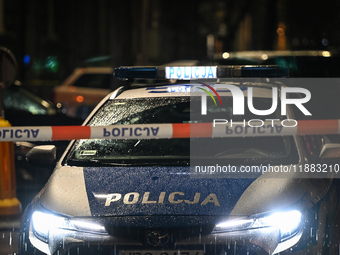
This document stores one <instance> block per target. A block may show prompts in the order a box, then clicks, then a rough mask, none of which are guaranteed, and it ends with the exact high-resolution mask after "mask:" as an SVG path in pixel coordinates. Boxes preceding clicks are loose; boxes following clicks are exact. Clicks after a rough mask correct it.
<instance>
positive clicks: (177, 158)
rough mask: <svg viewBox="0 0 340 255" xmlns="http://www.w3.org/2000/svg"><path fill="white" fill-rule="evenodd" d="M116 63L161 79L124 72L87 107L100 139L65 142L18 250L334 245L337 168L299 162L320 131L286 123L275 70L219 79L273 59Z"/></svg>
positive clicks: (255, 250)
mask: <svg viewBox="0 0 340 255" xmlns="http://www.w3.org/2000/svg"><path fill="white" fill-rule="evenodd" d="M115 75H116V77H118V78H122V79H128V80H132V79H135V78H142V79H149V78H154V79H163V78H166V79H168V81H166V82H164V80H160V84H159V85H157V86H156V85H155V84H153V85H152V86H147V85H145V84H139V85H138V84H135V85H131V83H129V85H128V86H126V87H121V88H119V89H117V90H116V91H114V92H112V93H111V94H109V95H108V96H107V97H106V98H105V99H104V100H103V101H102V102H101V103H100V104H99V105H98V106H97V107H96V108H95V109H94V111H93V112H92V114H91V115H90V116H89V117H88V119H87V120H86V121H85V125H86V126H91V127H103V128H102V131H101V135H102V139H97V138H96V139H94V137H96V136H94V135H92V134H91V139H83V140H74V141H72V142H71V143H70V145H69V147H68V149H67V150H66V151H65V153H64V155H63V157H62V158H61V160H60V161H59V162H58V163H57V165H56V167H55V170H54V172H53V174H52V176H51V177H50V179H49V181H48V182H47V184H46V185H45V187H44V188H43V190H42V191H41V192H40V193H39V194H38V195H37V196H36V197H35V199H34V200H33V201H32V202H31V203H30V205H29V206H28V207H27V209H26V211H25V214H24V217H23V221H22V228H21V233H20V244H19V245H20V254H22V255H23V254H119V255H204V254H278V253H282V254H284V253H285V252H286V253H298V254H304V253H306V254H329V253H332V252H335V251H338V250H339V242H338V239H337V238H338V236H337V235H336V234H337V233H338V232H339V231H338V230H339V229H338V228H337V227H336V226H337V225H336V223H335V220H336V217H338V216H337V214H336V212H337V209H338V208H337V207H338V196H337V192H338V190H337V189H338V185H337V182H338V181H337V179H335V178H333V175H334V173H335V172H336V171H333V173H330V171H328V174H327V175H322V173H320V171H309V172H308V171H305V170H304V169H305V167H307V166H308V167H310V166H311V165H312V164H314V163H315V165H314V167H315V166H317V165H316V163H317V162H318V161H317V160H319V158H320V157H319V155H322V154H323V153H324V151H325V148H326V147H325V146H324V147H323V150H322V146H323V145H324V142H325V140H324V139H323V138H322V137H319V136H297V135H291V134H294V132H295V131H296V128H297V127H296V126H297V125H296V123H295V122H296V121H294V112H293V110H292V108H293V107H292V105H291V104H288V103H287V102H286V103H287V105H284V104H283V105H284V106H287V107H284V108H285V109H280V105H281V104H280V103H279V102H280V101H281V100H280V98H281V99H282V98H283V97H286V95H285V94H284V93H283V92H284V85H283V84H282V83H281V80H279V81H275V80H274V81H273V80H272V79H259V78H256V79H255V80H252V81H249V80H248V79H243V78H242V79H241V78H238V79H230V80H227V81H224V80H223V79H220V78H221V77H256V76H260V77H275V76H280V75H283V76H285V75H286V73H285V71H284V70H283V71H282V70H281V69H280V68H278V67H268V66H264V67H261V66H255V67H247V66H246V67H244V66H241V67H239V66H232V67H169V68H167V67H161V68H157V67H155V68H151V67H145V68H143V67H140V68H134V67H127V68H123V67H122V68H118V69H117V70H116V71H115ZM196 78H204V79H206V78H212V80H207V81H206V80H204V81H202V82H201V81H200V80H197V79H196ZM181 79H186V80H188V81H180V82H179V80H181ZM216 79H217V80H216ZM189 80H190V81H189ZM170 81H172V82H170ZM288 91H289V89H288ZM303 91H304V90H303ZM197 93H198V94H197ZM280 93H281V94H280ZM307 94H308V93H306V97H307V96H308V95H307ZM235 95H238V96H237V97H234V100H232V98H233V96H235ZM280 95H281V96H280ZM249 97H251V100H250V99H249ZM275 97H276V99H275ZM306 97H305V99H302V101H300V102H305V101H306ZM246 98H248V99H249V100H248V101H247V102H248V105H246V107H242V106H241V104H239V103H240V102H241V103H244V102H246V100H245V99H246ZM242 99H243V101H242ZM240 100H241V101H240ZM303 100H305V101H303ZM289 102H290V103H291V101H289ZM297 105H299V107H298V109H297V110H307V112H308V109H306V108H304V107H303V104H302V103H301V104H297ZM247 106H248V107H247ZM259 113H262V114H263V113H265V117H259ZM263 115H264V114H263ZM215 128H216V129H215ZM291 130H293V131H294V132H293V133H292V131H291ZM287 134H290V135H287ZM53 151H54V148H53V147H47V148H46V147H44V148H43V147H35V148H34V149H32V150H31V151H30V153H29V155H28V160H31V161H34V160H35V161H40V162H41V163H43V162H45V163H46V162H47V161H48V160H49V159H51V158H53ZM333 167H334V169H335V168H336V167H338V166H336V165H334V166H333ZM337 171H338V170H337ZM306 173H309V175H306ZM317 173H318V174H320V175H317Z"/></svg>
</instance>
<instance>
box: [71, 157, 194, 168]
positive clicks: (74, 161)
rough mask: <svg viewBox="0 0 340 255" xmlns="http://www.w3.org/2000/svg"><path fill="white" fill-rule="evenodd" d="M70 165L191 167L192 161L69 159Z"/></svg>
mask: <svg viewBox="0 0 340 255" xmlns="http://www.w3.org/2000/svg"><path fill="white" fill-rule="evenodd" d="M66 164H68V165H74V166H90V167H91V166H125V167H128V166H189V164H190V161H187V160H185V161H167V160H159V161H152V162H150V161H140V162H138V160H131V161H130V162H112V161H106V160H98V159H69V160H67V161H66Z"/></svg>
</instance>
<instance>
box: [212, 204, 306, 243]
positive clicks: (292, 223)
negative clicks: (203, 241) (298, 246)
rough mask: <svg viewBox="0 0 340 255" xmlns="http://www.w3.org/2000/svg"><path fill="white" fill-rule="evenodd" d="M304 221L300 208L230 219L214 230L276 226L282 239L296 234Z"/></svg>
mask: <svg viewBox="0 0 340 255" xmlns="http://www.w3.org/2000/svg"><path fill="white" fill-rule="evenodd" d="M301 223H302V213H301V212H299V211H298V210H292V211H287V212H275V213H272V214H270V215H267V216H264V217H254V218H249V219H238V220H229V221H225V222H221V223H219V224H216V226H215V228H214V231H213V232H215V233H216V232H227V231H240V230H245V229H252V228H263V227H274V228H278V229H280V233H281V239H282V238H286V237H288V236H290V235H292V234H294V233H295V232H296V231H297V230H298V228H299V226H300V225H301Z"/></svg>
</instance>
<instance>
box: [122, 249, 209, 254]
mask: <svg viewBox="0 0 340 255" xmlns="http://www.w3.org/2000/svg"><path fill="white" fill-rule="evenodd" d="M119 255H204V252H203V250H150V251H148V250H145V251H133V250H128V251H120V252H119Z"/></svg>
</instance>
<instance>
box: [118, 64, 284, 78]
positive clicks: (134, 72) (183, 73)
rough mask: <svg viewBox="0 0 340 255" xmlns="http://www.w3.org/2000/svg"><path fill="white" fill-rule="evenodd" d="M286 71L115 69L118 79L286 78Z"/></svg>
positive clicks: (274, 67) (267, 68)
mask: <svg viewBox="0 0 340 255" xmlns="http://www.w3.org/2000/svg"><path fill="white" fill-rule="evenodd" d="M287 76H288V69H287V68H282V67H280V66H277V65H268V66H264V65H254V66H252V65H251V66H248V65H247V66H167V67H164V66H162V67H151V66H150V67H144V66H143V67H132V66H122V67H118V68H115V77H116V78H118V79H138V78H139V79H176V80H195V79H217V78H234V77H264V78H266V77H287Z"/></svg>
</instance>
